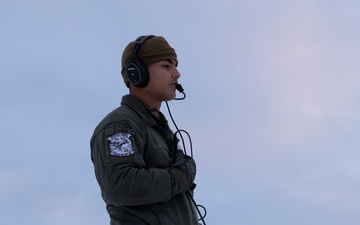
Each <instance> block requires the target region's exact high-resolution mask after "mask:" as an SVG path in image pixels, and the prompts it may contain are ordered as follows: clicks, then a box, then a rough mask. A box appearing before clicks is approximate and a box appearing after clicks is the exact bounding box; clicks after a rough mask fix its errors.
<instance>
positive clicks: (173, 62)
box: [165, 59, 177, 66]
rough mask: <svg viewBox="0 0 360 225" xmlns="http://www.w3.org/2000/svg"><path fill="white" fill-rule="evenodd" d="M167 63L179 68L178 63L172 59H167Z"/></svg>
mask: <svg viewBox="0 0 360 225" xmlns="http://www.w3.org/2000/svg"><path fill="white" fill-rule="evenodd" d="M165 61H167V62H169V63H170V64H172V65H175V66H177V63H176V61H175V60H172V59H167V60H165Z"/></svg>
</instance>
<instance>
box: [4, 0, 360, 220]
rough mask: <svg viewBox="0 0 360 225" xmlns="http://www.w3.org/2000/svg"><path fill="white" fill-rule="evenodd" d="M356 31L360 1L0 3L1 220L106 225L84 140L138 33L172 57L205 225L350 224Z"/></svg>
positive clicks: (113, 99) (114, 99) (358, 68)
mask: <svg viewBox="0 0 360 225" xmlns="http://www.w3.org/2000/svg"><path fill="white" fill-rule="evenodd" d="M359 21H360V3H359V2H358V1H355V0H353V1H351V0H345V1H320V0H315V1H308V0H305V1H285V0H273V1H270V0H269V1H266V0H255V1H250V0H244V1H235V0H224V1H205V0H199V1H189V0H185V1H164V0H155V1H140V0H138V1H115V0H109V1H84V0H79V1H70V0H62V1H59V0H47V1H45V0H32V1H21V0H12V1H10V0H2V1H1V2H0V37H1V42H0V49H1V51H0V59H1V67H0V100H1V110H0V118H1V123H0V128H1V129H0V132H1V142H0V146H1V148H0V149H1V153H2V156H1V157H0V180H1V185H0V208H1V210H0V224H6V225H19V224H36V225H60V224H76V225H81V224H84V225H85V224H86V225H92V224H93V225H95V224H96V225H98V224H108V216H107V214H106V210H105V205H104V203H103V202H102V200H101V198H100V191H99V187H98V185H97V183H96V180H95V177H94V173H93V167H92V164H91V161H90V149H89V139H90V137H91V134H92V132H93V129H94V128H95V126H96V125H97V123H98V122H99V121H100V120H101V119H102V118H103V117H104V116H105V115H106V114H107V113H108V112H109V111H110V110H112V109H113V108H115V107H117V106H118V105H119V102H120V100H121V96H122V95H124V94H126V93H127V89H126V87H124V85H123V82H122V78H121V76H120V69H121V68H120V59H121V54H122V51H123V48H124V47H125V45H126V44H127V43H128V42H130V41H132V40H134V39H135V38H136V37H138V36H140V35H143V34H155V35H161V36H164V37H165V38H166V39H167V40H168V42H169V43H170V44H171V45H172V46H173V47H174V48H175V49H176V51H177V54H178V59H179V67H178V68H179V70H180V72H181V74H182V77H181V83H182V85H183V87H184V89H185V92H186V94H187V98H186V100H185V101H174V102H170V107H171V110H172V113H173V116H174V117H175V120H176V122H177V124H178V126H179V127H180V128H182V129H185V130H187V131H188V132H189V133H190V134H191V137H192V141H193V145H194V154H195V159H196V161H197V165H198V174H197V181H196V182H197V184H198V186H197V189H196V200H197V202H198V203H200V204H203V205H204V206H206V208H207V210H208V216H207V217H206V221H207V224H209V225H210V224H228V225H238V224H246V225H264V224H266V225H304V224H306V225H319V224H327V225H339V224H346V225H355V224H359V222H360V181H359V177H360V152H359V149H360V141H359V138H358V134H359V133H360V117H359V115H360V104H359V103H360V102H359V99H360V98H359V97H360V89H359V84H360V76H359V74H360V64H359V62H360V43H359V40H360V23H359ZM162 110H163V112H164V113H165V114H166V107H163V108H162Z"/></svg>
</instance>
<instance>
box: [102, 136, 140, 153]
mask: <svg viewBox="0 0 360 225" xmlns="http://www.w3.org/2000/svg"><path fill="white" fill-rule="evenodd" d="M130 137H131V134H129V133H116V134H114V135H112V136H111V137H109V138H108V139H107V140H108V141H109V151H110V155H112V156H118V157H124V156H129V155H133V154H134V153H135V151H134V147H133V146H132V142H131V139H130Z"/></svg>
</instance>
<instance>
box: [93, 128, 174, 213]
mask: <svg viewBox="0 0 360 225" xmlns="http://www.w3.org/2000/svg"><path fill="white" fill-rule="evenodd" d="M135 138H136V141H135ZM143 143H144V140H142V137H140V136H139V135H137V136H136V134H135V131H134V130H132V129H120V128H114V127H107V128H105V129H104V130H102V131H101V132H99V133H98V134H97V135H96V136H95V137H94V138H93V139H92V142H91V149H92V159H93V163H94V167H95V174H96V177H97V180H98V183H99V185H100V188H101V191H102V196H103V198H104V200H105V202H106V203H107V204H112V205H115V206H121V205H126V206H130V205H146V204H152V203H158V202H165V201H168V200H170V198H171V197H173V196H174V195H175V194H176V193H177V189H178V188H177V187H178V186H179V184H178V179H177V177H176V175H175V174H174V173H172V172H171V171H170V169H169V168H155V167H151V168H146V167H145V162H144V159H143V157H142V154H141V153H140V151H139V149H138V147H141V146H143Z"/></svg>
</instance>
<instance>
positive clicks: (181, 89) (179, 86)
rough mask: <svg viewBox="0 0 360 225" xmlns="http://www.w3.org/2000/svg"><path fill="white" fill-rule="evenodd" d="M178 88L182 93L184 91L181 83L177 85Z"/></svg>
mask: <svg viewBox="0 0 360 225" xmlns="http://www.w3.org/2000/svg"><path fill="white" fill-rule="evenodd" d="M176 90H178V91H179V92H180V93H183V92H184V88H182V86H181V84H177V85H176Z"/></svg>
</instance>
